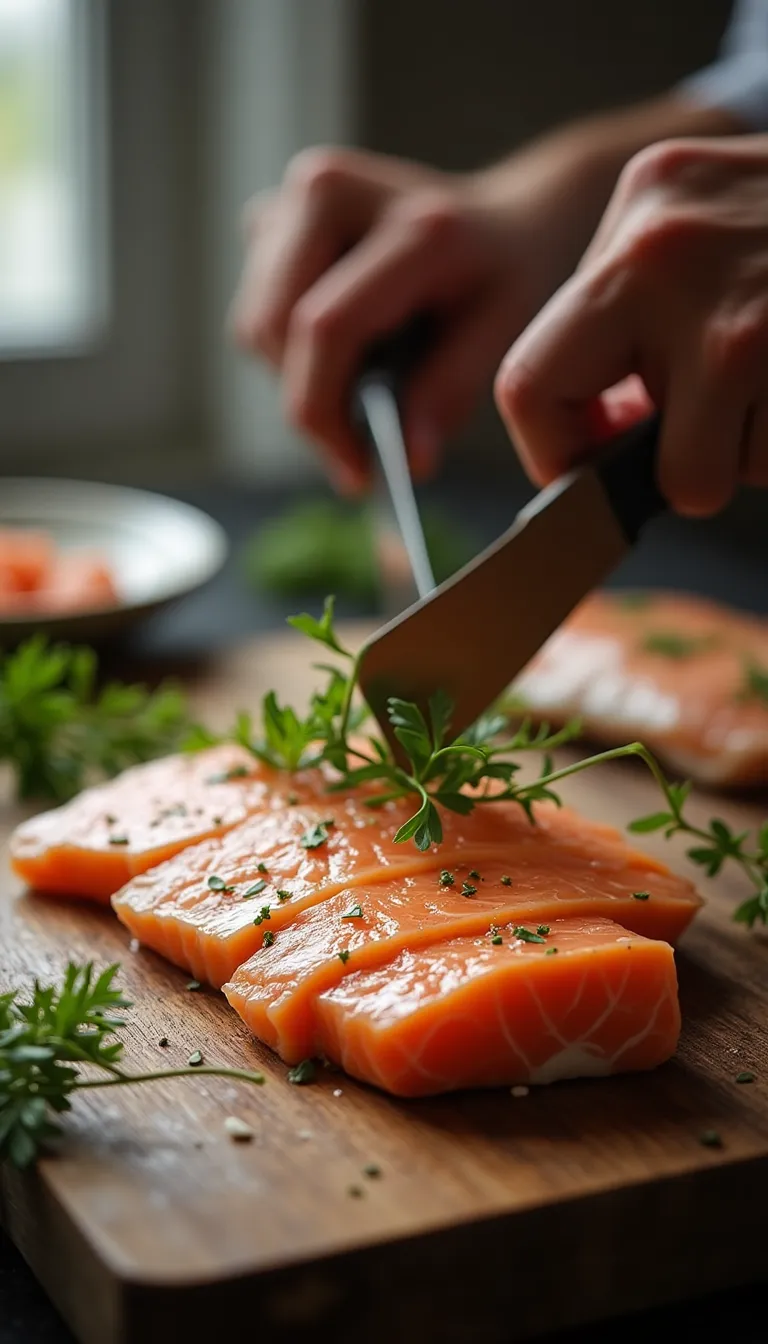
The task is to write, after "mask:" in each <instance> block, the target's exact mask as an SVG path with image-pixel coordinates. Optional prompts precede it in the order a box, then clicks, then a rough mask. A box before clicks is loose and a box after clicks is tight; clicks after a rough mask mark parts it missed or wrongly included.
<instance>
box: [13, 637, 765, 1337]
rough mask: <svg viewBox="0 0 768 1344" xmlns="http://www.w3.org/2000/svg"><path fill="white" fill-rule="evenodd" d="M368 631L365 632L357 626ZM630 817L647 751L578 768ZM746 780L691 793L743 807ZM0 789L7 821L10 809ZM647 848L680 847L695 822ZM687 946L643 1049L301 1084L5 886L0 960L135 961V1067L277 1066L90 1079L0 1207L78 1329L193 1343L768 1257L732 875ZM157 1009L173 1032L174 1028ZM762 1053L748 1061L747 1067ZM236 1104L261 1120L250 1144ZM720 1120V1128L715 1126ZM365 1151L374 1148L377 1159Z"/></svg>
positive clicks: (746, 960) (476, 1332)
mask: <svg viewBox="0 0 768 1344" xmlns="http://www.w3.org/2000/svg"><path fill="white" fill-rule="evenodd" d="M354 633H355V634H359V633H360V632H354ZM310 676H311V673H310V670H309V667H308V660H307V653H306V643H305V641H302V640H301V639H300V638H299V637H295V636H293V635H291V634H290V633H289V634H287V635H285V636H279V637H275V638H270V639H263V640H260V641H259V642H258V643H255V644H253V645H252V646H251V647H249V648H246V649H243V650H241V651H240V652H238V653H236V654H235V655H233V656H232V657H231V658H229V659H228V660H225V661H223V662H222V663H221V664H220V665H219V666H218V667H217V668H216V669H215V671H214V672H212V673H210V674H208V675H207V676H204V677H201V678H199V680H198V684H197V685H196V687H195V688H194V689H195V694H196V696H197V700H198V703H199V707H200V710H201V712H202V713H204V714H205V715H206V716H207V717H208V719H209V720H211V721H214V722H216V723H219V724H223V723H224V722H226V721H227V720H228V719H229V718H230V716H231V711H232V709H233V708H234V707H235V706H243V705H254V703H255V701H256V699H257V697H258V696H260V695H261V694H262V693H263V691H264V690H265V689H266V688H268V687H271V686H276V687H279V688H280V691H281V694H282V695H283V696H286V697H291V696H295V697H296V698H302V697H303V696H304V695H305V694H306V692H307V690H308V685H309V681H308V679H309V678H310ZM563 794H564V795H565V796H566V798H567V799H568V801H570V802H572V803H575V804H576V805H577V806H578V807H579V808H580V809H581V810H582V811H583V812H584V813H585V814H586V815H588V816H592V817H595V818H602V819H605V820H608V821H610V822H613V823H615V824H617V825H623V824H624V823H625V822H626V821H628V820H629V819H630V818H631V817H633V816H637V815H639V814H641V813H643V812H646V811H650V810H653V808H654V807H655V806H656V805H657V802H658V799H657V797H656V795H655V792H654V787H653V786H652V784H651V783H650V782H649V780H648V778H647V777H646V776H645V774H644V773H643V770H642V768H637V769H636V768H634V767H633V765H631V764H627V766H626V768H621V767H617V768H615V769H614V768H609V767H606V768H603V769H601V770H599V771H598V770H595V771H592V772H589V773H588V774H586V775H585V776H582V777H580V778H578V779H577V780H575V781H571V782H569V786H568V787H565V788H564V789H563ZM765 810H766V809H765V808H764V807H761V806H760V805H759V800H758V802H754V801H753V802H752V803H750V804H738V803H734V802H730V803H728V804H725V803H723V802H722V800H719V799H717V798H706V797H702V798H700V799H699V800H698V801H697V802H696V804H695V807H694V811H695V812H696V813H697V814H698V818H699V819H700V820H705V819H706V818H707V817H708V816H711V815H712V814H713V813H714V814H717V815H721V816H723V817H724V818H726V819H727V820H729V821H731V822H733V823H736V824H738V825H742V824H743V826H745V827H746V826H751V825H754V824H755V822H757V821H759V820H760V819H761V817H762V816H763V815H765ZM18 815H19V814H18V813H17V812H16V811H15V810H14V809H13V808H11V807H8V808H6V810H5V813H4V817H3V820H4V834H3V837H2V838H3V840H4V839H5V836H6V835H7V832H8V830H9V829H10V827H11V826H12V825H13V824H14V823H15V821H16V820H17V819H18ZM646 848H647V849H648V850H649V851H651V852H654V853H657V854H659V855H662V856H664V857H666V858H667V859H668V860H670V861H672V862H674V864H675V865H676V866H679V867H680V869H681V870H686V867H687V865H686V861H685V859H684V858H683V857H682V853H681V850H680V849H677V850H676V849H675V848H674V847H673V846H672V845H670V844H669V843H668V842H665V841H664V840H659V839H658V838H657V837H649V839H648V842H647V845H646ZM702 889H703V890H704V892H705V894H706V895H707V896H708V897H709V904H708V906H707V908H706V910H705V911H704V913H703V914H702V915H701V917H700V918H699V919H698V920H697V921H696V923H695V926H694V927H693V928H692V929H691V930H690V932H689V934H688V935H687V936H686V937H685V939H684V944H683V947H682V948H681V950H680V952H679V955H678V965H679V974H680V981H681V993H682V1002H683V1010H684V1017H685V1029H684V1032H683V1038H682V1041H681V1046H680V1051H679V1055H678V1057H677V1058H676V1059H675V1060H674V1061H673V1062H671V1063H670V1064H668V1065H667V1066H666V1067H664V1068H662V1069H660V1070H658V1071H657V1072H655V1073H654V1074H651V1075H645V1076H635V1077H627V1078H619V1079H615V1080H609V1081H599V1082H598V1081H585V1082H583V1083H579V1082H576V1083H562V1084H558V1085H556V1086H554V1087H552V1088H550V1089H541V1090H538V1091H536V1090H532V1091H531V1092H530V1094H529V1095H528V1096H526V1097H523V1098H519V1099H517V1098H513V1097H512V1096H511V1095H510V1093H509V1092H508V1091H507V1090H506V1089H502V1090H501V1091H498V1092H495V1093H489V1094H467V1095H463V1096H455V1097H447V1098H439V1099H435V1100H429V1101H419V1102H400V1101H395V1100H393V1099H391V1098H388V1097H386V1096H383V1095H379V1094H378V1093H376V1092H375V1091H373V1090H370V1089H366V1088H365V1087H362V1086H358V1085H356V1084H354V1083H352V1082H351V1081H350V1080H349V1079H347V1078H346V1077H344V1076H343V1075H342V1074H340V1073H330V1072H328V1073H325V1072H324V1073H323V1076H322V1077H321V1078H320V1079H319V1081H317V1082H316V1083H314V1084H312V1085H309V1086H304V1087H301V1086H292V1085H291V1084H289V1083H288V1082H287V1080H286V1070H285V1068H284V1066H283V1065H282V1064H280V1062H279V1061H277V1060H276V1059H275V1058H274V1057H273V1056H272V1055H271V1054H270V1053H269V1051H267V1050H266V1049H264V1048H262V1047H261V1046H259V1045H257V1044H255V1043H254V1042H253V1041H252V1040H251V1039H250V1038H249V1036H248V1034H247V1032H246V1031H245V1029H244V1027H243V1026H242V1025H241V1024H240V1023H239V1021H238V1019H236V1018H235V1016H234V1014H233V1013H232V1012H231V1011H230V1010H229V1008H228V1007H227V1005H226V1003H225V1001H224V1000H223V998H222V997H221V996H219V995H217V994H215V993H213V992H191V991H189V990H187V989H186V984H187V980H188V977H187V976H185V975H184V974H183V973H182V972H181V971H178V970H176V969H174V968H173V967H171V966H169V965H167V964H165V963H164V962H163V961H162V960H161V959H160V958H159V957H156V956H155V955H154V954H152V953H149V952H147V951H141V950H140V951H133V950H131V948H130V945H129V940H128V938H127V935H126V932H125V931H124V930H123V929H122V928H121V926H120V925H118V923H117V922H116V921H115V920H114V919H113V918H112V917H111V915H110V914H109V913H108V912H106V911H99V910H92V909H88V908H85V907H84V908H75V907H74V906H68V905H63V904H56V903H55V902H49V901H45V900H43V899H42V898H35V897H32V896H29V895H24V894H22V893H20V892H19V891H18V890H17V889H16V887H15V886H14V883H13V881H12V880H11V878H10V877H9V876H7V875H6V876H5V877H3V879H2V889H1V892H0V981H2V982H7V983H8V984H11V983H13V984H16V983H18V982H28V981H29V980H30V978H31V977H32V976H33V975H37V976H40V977H41V978H44V979H47V978H48V977H51V976H57V975H58V974H59V973H60V971H61V969H62V967H63V966H64V964H65V962H66V960H67V959H68V958H69V957H73V958H77V959H83V960H85V959H88V958H92V959H94V960H95V961H96V962H97V963H98V964H102V963H107V962H112V961H116V960H117V961H121V962H122V965H123V971H122V983H123V984H124V986H125V989H126V991H127V993H128V996H129V997H130V998H131V999H132V1000H133V1001H134V1003H135V1008H134V1009H133V1011H132V1013H131V1015H130V1017H131V1025H130V1028H129V1030H128V1033H127V1036H128V1057H129V1059H130V1061H131V1063H132V1065H134V1066H135V1068H136V1069H137V1070H138V1069H148V1068H151V1067H158V1066H160V1065H162V1064H167V1065H171V1064H172V1063H174V1062H176V1063H183V1062H185V1061H186V1059H187V1057H188V1056H189V1054H190V1052H191V1051H193V1050H195V1049H201V1050H202V1051H203V1053H204V1056H205V1058H206V1060H207V1061H209V1062H212V1061H214V1060H220V1061H221V1060H223V1061H226V1062H227V1063H229V1064H232V1065H240V1066H243V1065H245V1066H246V1067H255V1068H259V1069H261V1070H263V1072H264V1073H265V1074H266V1075H267V1082H266V1085H265V1086H264V1087H263V1088H259V1089H256V1088H253V1089H251V1088H248V1087H247V1086H246V1085H238V1086H232V1085H230V1084H229V1083H222V1082H219V1081H216V1080H209V1079H203V1078H198V1077H195V1078H193V1079H192V1080H191V1081H187V1080H181V1081H177V1082H173V1083H164V1084H154V1085H148V1086H146V1087H145V1088H143V1089H141V1088H135V1089H116V1090H112V1091H107V1092H100V1093H95V1094H92V1095H90V1096H89V1097H88V1099H87V1100H86V1099H81V1100H78V1101H77V1103H76V1106H75V1110H74V1113H73V1114H72V1116H71V1117H70V1118H69V1119H68V1120H67V1126H66V1129H67V1135H66V1141H65V1142H64V1144H63V1145H62V1147H61V1150H60V1152H59V1154H58V1156H56V1157H51V1158H50V1159H46V1160H45V1161H43V1162H41V1163H40V1164H39V1167H38V1169H37V1170H36V1171H35V1172H34V1173H28V1174H25V1175H23V1176H20V1175H18V1174H17V1173H11V1172H8V1171H5V1172H4V1173H3V1174H2V1180H1V1181H0V1191H1V1195H2V1198H1V1199H0V1212H1V1213H2V1219H3V1221H4V1223H5V1224H6V1226H7V1228H8V1230H9V1232H10V1235H11V1236H12V1237H13V1239H14V1240H15V1241H16V1243H17V1244H18V1246H19V1247H20V1249H21V1251H22V1252H23V1254H24V1255H25V1256H26V1258H27V1259H28V1261H29V1263H30V1264H31V1266H32V1268H33V1270H34V1271H35V1273H36V1274H37V1275H38V1276H39V1278H40V1280H41V1282H42V1283H43V1285H44V1286H45V1288H46V1289H47V1291H48V1292H49V1293H50V1295H51V1296H52V1298H53V1299H54V1301H55V1302H56V1303H57V1305H58V1307H59V1308H60V1310H61V1311H62V1313H63V1315H64V1316H65V1318H66V1319H67V1321H68V1322H69V1323H70V1325H71V1327H72V1329H73V1330H74V1332H75V1334H76V1336H77V1337H78V1339H79V1340H82V1341H83V1344H156V1342H158V1344H160V1342H162V1344H168V1341H169V1340H177V1339H178V1340H185V1341H186V1344H192V1342H193V1341H197V1340H200V1341H202V1340H205V1341H206V1344H207V1342H208V1341H209V1340H210V1338H211V1336H212V1332H213V1331H215V1330H216V1329H217V1328H222V1327H223V1328H224V1329H225V1331H227V1330H231V1329H232V1328H233V1326H236V1325H237V1324H238V1323H240V1328H241V1329H242V1323H243V1322H245V1321H247V1322H248V1328H249V1333H250V1332H253V1333H254V1335H256V1336H257V1337H258V1338H259V1340H260V1344H271V1341H273V1340H274V1341H284V1340H285V1341H287V1340H290V1341H293V1340H304V1339H307V1340H308V1339H310V1338H311V1339H313V1340H314V1339H316V1338H317V1332H318V1331H321V1332H322V1334H321V1337H322V1338H334V1339H335V1340H336V1341H347V1340H349V1341H352V1340H354V1341H358V1340H359V1339H360V1338H365V1339H367V1340H369V1341H373V1344H376V1342H377V1341H386V1344H391V1341H392V1340H393V1339H397V1340H398V1341H411V1340H413V1341H419V1344H428V1342H429V1341H433V1340H440V1341H446V1342H447V1344H453V1342H454V1341H455V1342H456V1344H460V1342H461V1344H463V1341H472V1342H473V1344H484V1342H485V1341H489V1342H490V1341H501V1340H505V1341H508V1340H512V1339H523V1338H528V1337H530V1336H532V1335H535V1334H537V1333H540V1332H542V1331H547V1330H551V1329H555V1328H557V1327H562V1326H568V1325H572V1324H575V1323H577V1322H585V1321H594V1320H597V1319H598V1318H600V1317H605V1316H609V1315H612V1314H614V1313H621V1312H625V1311H627V1310H629V1309H632V1308H638V1307H643V1306H649V1305H652V1304H655V1303H659V1302H664V1301H669V1300H673V1299H676V1298H682V1297H685V1296H687V1295H693V1294H697V1293H702V1292H707V1291H710V1290H713V1289H716V1288H719V1287H724V1286H727V1285H733V1284H737V1283H740V1282H746V1281H748V1280H751V1279H756V1278H758V1277H760V1276H761V1275H762V1274H763V1273H764V1264H765V1249H764V1248H765V1244H766V1234H767V1233H768V1215H767V1214H766V1210H768V1107H767V1106H766V1099H767V1098H768V939H766V936H765V935H764V934H761V933H757V934H753V935H750V934H748V933H746V932H745V931H744V930H743V929H741V928H739V927H737V926H735V925H734V924H733V923H732V922H731V920H730V912H731V910H732V909H733V907H734V905H735V904H736V902H737V901H738V900H739V899H741V897H742V896H743V895H744V890H743V888H742V887H741V886H740V885H739V881H738V879H736V878H730V877H728V876H725V877H722V878H721V879H719V880H718V881H717V882H716V883H714V882H707V883H704V884H703V887H702ZM163 1036H167V1037H168V1039H169V1042H170V1044H169V1045H168V1047H167V1048H165V1049H163V1048H161V1047H160V1046H159V1045H158V1041H159V1039H160V1038H161V1037H163ZM742 1070H752V1071H754V1073H755V1075H756V1078H755V1081H754V1082H753V1083H751V1084H746V1085H739V1084H737V1083H736V1082H735V1077H736V1075H737V1074H738V1073H739V1072H740V1071H742ZM230 1115H236V1116H238V1117H240V1118H241V1119H242V1120H244V1121H245V1122H247V1123H248V1124H249V1125H251V1126H252V1128H253V1130H254V1133H255V1138H254V1140H253V1142H252V1143H250V1144H238V1143H235V1142H233V1140H232V1139H231V1138H230V1137H229V1136H228V1135H227V1133H226V1131H225V1129H224V1121H225V1118H226V1117H227V1116H230ZM708 1129H716V1130H717V1131H718V1132H719V1133H720V1135H721V1136H722V1145H723V1146H722V1148H719V1149H718V1148H710V1147H705V1146H703V1145H702V1143H701V1142H700V1135H701V1133H702V1131H704V1130H708ZM371 1163H374V1164H376V1165H377V1166H378V1167H379V1168H380V1170H381V1175H380V1176H378V1177H371V1176H367V1175H365V1174H364V1168H365V1167H366V1166H367V1165H368V1164H371Z"/></svg>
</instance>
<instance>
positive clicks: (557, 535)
mask: <svg viewBox="0 0 768 1344" xmlns="http://www.w3.org/2000/svg"><path fill="white" fill-rule="evenodd" d="M658 437H659V418H658V416H656V415H654V416H652V417H650V418H649V419H647V420H644V421H643V422H642V423H640V424H639V425H635V426H634V427H633V428H632V429H631V430H629V431H627V432H626V433H625V434H624V435H622V436H620V437H619V438H618V439H616V440H614V442H613V443H612V444H611V445H610V446H609V447H608V448H606V449H604V450H603V452H602V453H601V455H600V456H599V458H597V459H596V460H594V461H593V463H592V464H591V465H588V466H583V467H580V468H578V469H576V470H574V471H572V472H569V473H568V474H567V475H565V476H564V477H561V478H560V479H559V480H557V481H555V482H553V484H552V485H550V486H548V487H546V488H545V489H544V490H541V491H540V492H539V493H538V494H537V495H536V496H534V498H533V499H532V500H531V501H530V503H529V504H527V505H526V506H525V507H524V508H523V509H522V510H521V511H520V512H519V513H518V515H517V517H516V519H515V521H514V522H513V523H512V525H511V527H510V528H509V529H508V530H507V531H506V532H505V533H504V534H503V535H502V536H501V537H500V538H499V539H498V540H497V541H495V542H494V543H493V544H492V545H490V546H489V547H488V548H487V549H486V550H485V551H483V552H481V554H480V555H479V556H477V557H476V558H475V559H474V560H472V561H470V563H469V564H468V565H465V566H464V568H463V569H461V570H460V571H459V572H458V573H457V574H454V575H453V576H452V577H451V578H450V579H448V580H447V581H446V582H445V583H443V584H441V585H440V586H439V587H438V588H436V589H434V590H433V592H432V593H431V594H430V595H429V596H428V597H426V598H422V599H420V600H419V601H418V602H416V603H415V604H414V605H413V606H411V607H410V608H408V610H406V611H405V612H403V613H401V614H400V615H399V616H397V617H396V618H395V619H393V620H390V621H389V622H388V623H387V624H385V625H384V627H383V628H382V629H381V630H380V631H379V632H378V633H377V634H376V635H374V636H373V637H372V638H371V639H370V640H368V642H367V643H366V644H365V645H364V647H363V649H362V651H361V656H360V663H359V685H360V689H361V692H362V694H363V696H364V697H365V699H366V701H367V702H368V705H369V706H370V708H371V710H372V712H373V714H374V716H375V718H376V719H377V721H378V723H379V726H380V728H381V731H382V733H383V734H384V736H385V738H386V739H387V741H388V742H389V744H390V747H391V748H392V750H393V752H394V753H395V755H396V758H397V759H402V749H401V747H400V744H399V743H398V742H397V739H396V738H395V737H394V733H393V730H392V726H391V724H390V722H389V718H388V715H387V701H388V700H389V698H390V697H391V696H398V697H400V698H401V699H404V700H413V701H415V702H416V704H417V705H418V706H419V708H420V709H421V710H422V713H424V714H425V715H426V714H427V712H428V704H429V698H430V696H431V695H433V694H434V693H435V691H437V690H442V691H444V692H445V693H446V694H447V695H449V696H450V697H451V699H452V700H453V702H454V714H453V719H452V722H451V729H450V731H451V734H452V735H453V736H456V735H458V734H459V733H461V732H464V731H465V730H466V729H467V728H468V727H469V726H470V725H471V724H472V723H474V722H475V720H476V719H477V718H479V716H480V715H481V714H482V713H483V712H484V711H485V710H486V709H488V708H489V706H490V705H492V704H493V703H494V701H495V700H496V699H497V698H498V696H499V695H500V694H501V693H502V692H503V691H504V690H506V688H507V687H508V686H509V685H510V683H511V682H512V681H513V680H514V679H515V677H516V676H517V675H518V674H519V673H520V672H522V670H523V668H524V667H525V666H526V665H527V664H528V663H529V662H530V660H531V659H532V658H533V656H534V654H536V653H537V652H538V650H539V649H540V648H541V647H542V645H543V644H544V643H545V642H546V640H547V639H548V638H549V636H550V635H552V634H554V632H555V630H556V629H557V628H558V626H560V625H561V624H562V622H563V621H564V620H565V618H566V617H567V616H568V615H570V613H571V612H572V611H573V609H574V608H575V607H576V606H577V605H578V603H579V602H580V601H581V600H582V599H583V598H584V597H586V596H587V594H588V593H589V592H591V591H592V590H593V589H594V588H595V587H597V586H598V585H599V584H601V583H602V582H603V581H604V579H605V578H606V577H607V576H608V575H609V574H610V573H611V571H612V570H613V569H615V568H616V566H617V565H618V564H619V562H620V561H621V560H622V559H623V558H624V557H625V556H626V554H627V553H628V551H629V550H630V549H631V547H632V546H633V545H634V544H635V542H636V541H637V539H638V537H639V535H640V533H641V532H642V530H643V529H644V527H645V525H646V524H647V523H648V522H650V521H651V519H653V518H654V517H655V516H656V515H657V514H658V513H660V512H662V511H663V510H664V508H665V507H666V505H665V501H664V499H663V497H662V495H661V493H660V492H659V489H658V486H657V484H656V478H655V462H656V453H657V447H658Z"/></svg>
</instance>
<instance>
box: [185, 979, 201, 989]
mask: <svg viewBox="0 0 768 1344" xmlns="http://www.w3.org/2000/svg"><path fill="white" fill-rule="evenodd" d="M187 989H202V985H201V984H200V981H199V980H188V981H187Z"/></svg>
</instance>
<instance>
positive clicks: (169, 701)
mask: <svg viewBox="0 0 768 1344" xmlns="http://www.w3.org/2000/svg"><path fill="white" fill-rule="evenodd" d="M96 673H97V660H96V655H95V653H94V651H93V650H92V649H90V648H88V647H77V646H72V645H68V644H50V643H49V642H48V641H47V640H46V639H45V637H44V636H43V635H41V634H37V635H34V636H33V637H32V638H31V639H28V640H27V641H26V642H25V643H23V644H21V645H20V646H19V647H18V648H17V649H15V650H14V651H13V652H11V653H8V654H6V655H5V657H3V658H2V660H0V761H7V762H8V763H10V765H11V767H12V768H13V770H14V773H15V778H16V786H17V792H18V795H19V797H21V798H40V799H46V800H52V801H53V802H57V803H61V802H65V801H66V800H67V799H68V798H72V797H73V796H74V795H75V794H76V793H78V792H79V791H80V790H81V789H82V788H84V787H85V785H87V784H90V783H93V782H94V781H95V780H98V779H101V778H109V777H111V776H113V775H116V774H118V773H119V772H120V771H121V770H124V769H125V768H126V767H127V766H130V765H135V764H138V763H139V762H141V761H147V760H151V759H152V758H154V757H156V756H163V755H166V754H167V753H168V752H171V751H174V750H176V749H177V748H178V747H180V746H182V745H185V744H186V742H187V740H188V738H189V737H190V734H191V732H192V724H191V721H190V718H189V714H188V711H187V707H186V703H185V698H184V696H183V694H182V692H181V691H180V690H179V689H177V688H176V687H174V686H170V685H166V686H161V687H160V688H159V689H157V690H155V691H149V690H147V689H146V688H145V687H143V686H138V685H127V684H125V683H123V682H110V683H108V684H107V685H105V686H103V687H101V688H97V685H96Z"/></svg>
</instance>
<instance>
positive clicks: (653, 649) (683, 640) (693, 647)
mask: <svg viewBox="0 0 768 1344" xmlns="http://www.w3.org/2000/svg"><path fill="white" fill-rule="evenodd" d="M715 644H717V636H715V635H678V634H677V633H676V632H675V631H674V630H657V631H654V632H652V633H651V634H649V635H646V636H645V639H644V640H643V648H644V649H645V651H646V653H658V654H661V655H662V657H664V658H691V657H692V656H693V655H694V654H695V653H703V652H704V651H705V650H706V649H711V648H712V647H713V646H714V645H715Z"/></svg>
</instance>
